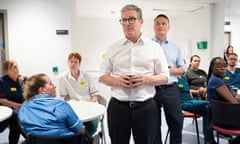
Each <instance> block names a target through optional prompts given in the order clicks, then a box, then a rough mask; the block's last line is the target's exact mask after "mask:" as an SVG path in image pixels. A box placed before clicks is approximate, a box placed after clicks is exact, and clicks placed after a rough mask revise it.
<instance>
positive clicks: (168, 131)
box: [164, 129, 170, 144]
mask: <svg viewBox="0 0 240 144" xmlns="http://www.w3.org/2000/svg"><path fill="white" fill-rule="evenodd" d="M169 133H170V130H169V129H168V130H167V135H166V137H165V140H164V144H167V140H168V135H169Z"/></svg>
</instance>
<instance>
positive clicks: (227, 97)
mask: <svg viewBox="0 0 240 144" xmlns="http://www.w3.org/2000/svg"><path fill="white" fill-rule="evenodd" d="M226 70H227V64H226V62H225V61H224V59H223V58H221V57H215V58H213V59H212V60H211V62H210V66H209V71H208V78H207V79H208V81H207V83H208V85H207V89H208V99H209V100H211V99H216V100H221V101H226V102H230V103H238V101H237V99H236V98H235V96H237V94H236V93H234V91H233V90H232V89H231V87H230V85H228V84H227V83H226V82H225V81H224V74H225V72H226Z"/></svg>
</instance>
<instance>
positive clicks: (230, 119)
mask: <svg viewBox="0 0 240 144" xmlns="http://www.w3.org/2000/svg"><path fill="white" fill-rule="evenodd" d="M210 104H211V115H212V121H213V122H218V123H221V124H223V125H228V126H237V127H240V104H232V103H228V102H222V101H218V100H211V102H210Z"/></svg>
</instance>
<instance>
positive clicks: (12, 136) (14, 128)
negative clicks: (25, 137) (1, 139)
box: [0, 113, 21, 144]
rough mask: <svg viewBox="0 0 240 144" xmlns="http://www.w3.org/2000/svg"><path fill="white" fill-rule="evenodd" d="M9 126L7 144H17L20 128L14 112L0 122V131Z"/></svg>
mask: <svg viewBox="0 0 240 144" xmlns="http://www.w3.org/2000/svg"><path fill="white" fill-rule="evenodd" d="M8 126H9V135H8V140H9V144H17V143H18V140H19V137H20V133H21V129H20V126H19V123H18V117H17V114H16V113H13V115H12V116H11V117H10V118H9V119H7V120H5V121H2V122H1V123H0V132H3V131H4V130H5V129H6V128H7V127H8Z"/></svg>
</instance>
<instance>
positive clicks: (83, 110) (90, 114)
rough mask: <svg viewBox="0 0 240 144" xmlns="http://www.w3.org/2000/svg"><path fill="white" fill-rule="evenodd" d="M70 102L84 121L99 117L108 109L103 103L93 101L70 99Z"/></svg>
mask: <svg viewBox="0 0 240 144" xmlns="http://www.w3.org/2000/svg"><path fill="white" fill-rule="evenodd" d="M68 103H69V104H70V106H71V107H72V108H73V110H74V111H75V113H76V114H77V116H78V117H79V119H80V120H81V121H82V122H87V121H91V120H93V119H96V118H99V117H100V116H102V115H103V114H104V113H105V109H106V108H105V107H104V106H103V105H101V104H98V103H93V102H86V101H75V100H70V101H68Z"/></svg>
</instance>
